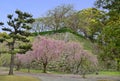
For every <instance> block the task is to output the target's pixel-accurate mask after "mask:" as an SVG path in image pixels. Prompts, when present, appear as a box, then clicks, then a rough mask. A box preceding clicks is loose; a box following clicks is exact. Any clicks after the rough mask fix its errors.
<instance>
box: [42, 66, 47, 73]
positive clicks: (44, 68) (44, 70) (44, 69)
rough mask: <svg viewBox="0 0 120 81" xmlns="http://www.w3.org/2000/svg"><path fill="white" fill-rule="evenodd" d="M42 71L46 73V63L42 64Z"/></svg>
mask: <svg viewBox="0 0 120 81" xmlns="http://www.w3.org/2000/svg"><path fill="white" fill-rule="evenodd" d="M43 73H47V64H43Z"/></svg>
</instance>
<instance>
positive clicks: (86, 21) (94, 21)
mask: <svg viewBox="0 0 120 81" xmlns="http://www.w3.org/2000/svg"><path fill="white" fill-rule="evenodd" d="M78 13H79V16H78V17H79V28H78V29H80V31H81V32H83V33H84V36H85V37H86V38H89V39H90V40H91V41H93V39H94V35H95V34H97V33H98V32H100V31H101V29H102V26H103V23H102V22H101V20H103V19H102V18H103V17H104V12H103V11H100V10H98V9H96V8H88V9H84V10H81V11H79V12H78Z"/></svg>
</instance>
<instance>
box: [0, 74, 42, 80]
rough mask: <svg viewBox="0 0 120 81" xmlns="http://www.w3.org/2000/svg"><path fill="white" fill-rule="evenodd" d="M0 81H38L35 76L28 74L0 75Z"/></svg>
mask: <svg viewBox="0 0 120 81" xmlns="http://www.w3.org/2000/svg"><path fill="white" fill-rule="evenodd" d="M0 81H40V80H39V79H37V78H33V77H28V76H8V75H6V76H5V75H0Z"/></svg>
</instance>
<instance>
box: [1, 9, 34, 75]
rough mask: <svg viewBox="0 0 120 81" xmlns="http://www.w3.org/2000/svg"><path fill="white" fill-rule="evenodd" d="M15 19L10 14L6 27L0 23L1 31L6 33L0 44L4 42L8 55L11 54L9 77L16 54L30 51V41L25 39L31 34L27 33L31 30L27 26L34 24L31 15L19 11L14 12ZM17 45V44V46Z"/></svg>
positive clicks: (11, 73)
mask: <svg viewBox="0 0 120 81" xmlns="http://www.w3.org/2000/svg"><path fill="white" fill-rule="evenodd" d="M15 13H16V14H17V15H15V17H14V16H13V15H11V14H9V15H8V16H7V18H8V19H9V20H8V22H7V24H8V25H9V26H8V27H5V26H3V25H4V23H2V22H0V25H1V26H2V30H3V31H6V32H8V33H9V34H8V36H4V37H3V38H2V40H1V42H3V41H6V42H7V45H8V46H9V51H7V52H8V53H10V54H11V62H10V70H9V75H13V68H14V58H15V56H14V55H15V54H16V53H25V52H26V51H28V50H29V49H31V44H30V40H29V39H27V37H28V36H30V35H31V33H30V32H29V31H28V30H30V29H31V27H30V26H29V24H31V23H33V22H34V19H33V18H32V15H31V14H29V13H26V12H22V11H20V10H16V11H15ZM18 43H19V44H18Z"/></svg>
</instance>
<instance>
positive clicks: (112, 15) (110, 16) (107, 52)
mask: <svg viewBox="0 0 120 81" xmlns="http://www.w3.org/2000/svg"><path fill="white" fill-rule="evenodd" d="M95 5H96V7H98V8H103V9H106V10H107V12H108V13H107V14H106V16H107V22H106V25H105V26H104V28H103V31H102V33H101V34H100V35H99V40H98V41H99V45H100V47H101V49H102V50H103V54H101V57H102V59H105V58H106V59H105V62H107V61H108V62H109V61H110V60H112V61H114V62H115V63H117V64H116V65H117V70H120V59H119V58H120V55H119V53H120V51H119V49H120V44H119V41H120V39H119V37H120V36H119V33H120V10H119V9H120V1H119V0H96V3H95Z"/></svg>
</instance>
